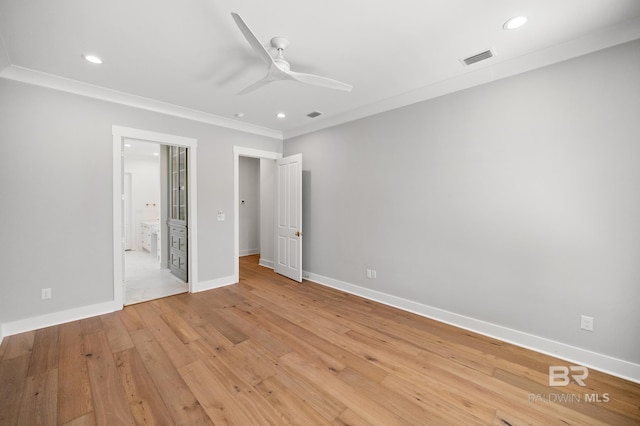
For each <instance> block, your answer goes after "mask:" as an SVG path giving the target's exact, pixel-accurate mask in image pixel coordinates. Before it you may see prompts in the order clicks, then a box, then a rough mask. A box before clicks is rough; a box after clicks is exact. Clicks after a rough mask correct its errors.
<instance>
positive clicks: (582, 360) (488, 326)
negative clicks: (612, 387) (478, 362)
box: [303, 271, 640, 383]
mask: <svg viewBox="0 0 640 426" xmlns="http://www.w3.org/2000/svg"><path fill="white" fill-rule="evenodd" d="M303 276H304V278H306V279H308V280H309V281H313V282H315V283H318V284H321V285H324V286H327V287H331V288H335V289H338V290H342V291H345V292H347V293H351V294H355V295H357V296H361V297H364V298H366V299H369V300H373V301H375V302H380V303H383V304H385V305H389V306H393V307H395V308H399V309H402V310H405V311H408V312H412V313H414V314H418V315H421V316H423V317H427V318H431V319H434V320H436V321H440V322H443V323H446V324H450V325H453V326H455V327H459V328H463V329H465V330H469V331H473V332H475V333H479V334H482V335H485V336H488V337H492V338H495V339H498V340H502V341H504V342H507V343H511V344H514V345H516V346H521V347H523V348H526V349H531V350H532V351H536V352H540V353H543V354H545V355H550V356H553V357H556V358H560V359H563V360H566V361H569V362H572V363H575V364H579V365H583V366H585V367H588V368H591V369H594V370H598V371H602V372H603V373H607V374H611V375H613V376H617V377H620V378H623V379H626V380H630V381H632V382H635V383H640V365H639V364H634V363H632V362H629V361H624V360H621V359H617V358H613V357H610V356H608V355H603V354H599V353H596V352H592V351H589V350H587V349H582V348H578V347H575V346H571V345H567V344H564V343H561V342H556V341H553V340H549V339H546V338H544V337H539V336H534V335H532V334H528V333H525V332H522V331H518V330H514V329H511V328H507V327H503V326H500V325H497V324H492V323H489V322H486V321H482V320H478V319H475V318H471V317H467V316H464V315H460V314H456V313H454V312H449V311H445V310H442V309H439V308H435V307H433V306H428V305H423V304H421V303H417V302H413V301H411V300H408V299H403V298H401V297H397V296H392V295H390V294H386V293H382V292H379V291H376V290H371V289H367V288H364V287H360V286H357V285H354V284H349V283H346V282H343V281H339V280H335V279H333V278H328V277H324V276H322V275H318V274H314V273H311V272H306V271H305V272H304V273H303Z"/></svg>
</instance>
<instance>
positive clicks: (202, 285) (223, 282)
mask: <svg viewBox="0 0 640 426" xmlns="http://www.w3.org/2000/svg"><path fill="white" fill-rule="evenodd" d="M237 282H238V281H237V280H236V278H235V277H234V276H233V275H230V276H228V277H222V278H216V279H215V280H209V281H200V282H199V283H197V285H196V286H194V287H195V288H192V289H191V292H192V293H199V292H201V291H206V290H213V289H214V288H219V287H225V286H228V285H231V284H235V283H237Z"/></svg>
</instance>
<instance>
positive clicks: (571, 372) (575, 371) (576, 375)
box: [549, 365, 589, 386]
mask: <svg viewBox="0 0 640 426" xmlns="http://www.w3.org/2000/svg"><path fill="white" fill-rule="evenodd" d="M588 375H589V370H588V369H587V367H583V366H581V365H572V366H570V367H565V366H564V365H552V366H549V386H567V385H569V384H570V383H571V379H573V380H574V381H575V382H576V383H577V384H579V385H580V386H587V385H585V383H584V380H585V379H586V378H587V376H588ZM570 378H571V379H570Z"/></svg>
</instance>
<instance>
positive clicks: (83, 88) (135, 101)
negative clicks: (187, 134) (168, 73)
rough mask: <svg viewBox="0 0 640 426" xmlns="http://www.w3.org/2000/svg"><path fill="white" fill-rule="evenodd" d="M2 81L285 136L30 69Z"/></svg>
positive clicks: (6, 73)
mask: <svg viewBox="0 0 640 426" xmlns="http://www.w3.org/2000/svg"><path fill="white" fill-rule="evenodd" d="M0 77H2V78H6V79H9V80H15V81H20V82H22V83H28V84H33V85H35V86H41V87H47V88H49V89H54V90H60V91H62V92H68V93H74V94H76V95H81V96H87V97H90V98H94V99H100V100H102V101H107V102H113V103H117V104H120V105H127V106H130V107H134V108H139V109H143V110H147V111H153V112H158V113H160V114H166V115H171V116H173V117H180V118H185V119H187V120H193V121H198V122H201V123H207V124H212V125H214V126H219V127H224V128H227V129H234V130H239V131H241V132H246V133H252V134H255V135H260V136H266V137H268V138H274V139H278V140H282V132H281V131H280V130H275V129H270V128H267V127H262V126H258V125H255V124H249V123H245V122H242V121H238V120H233V119H231V118H227V117H223V116H220V115H216V114H211V113H207V112H203V111H197V110H194V109H190V108H185V107H181V106H178V105H173V104H169V103H166V102H161V101H157V100H154V99H149V98H144V97H142V96H136V95H132V94H129V93H125V92H119V91H117V90H113V89H107V88H106V87H101V86H95V85H93V84H88V83H83V82H81V81H78V80H72V79H69V78H65V77H60V76H57V75H53V74H47V73H44V72H41V71H36V70H32V69H30V68H24V67H19V66H17V65H9V66H8V67H6V68H5V69H3V70H2V71H1V72H0Z"/></svg>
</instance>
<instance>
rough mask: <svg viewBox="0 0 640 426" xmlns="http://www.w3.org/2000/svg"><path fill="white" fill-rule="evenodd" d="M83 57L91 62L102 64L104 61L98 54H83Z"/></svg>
mask: <svg viewBox="0 0 640 426" xmlns="http://www.w3.org/2000/svg"><path fill="white" fill-rule="evenodd" d="M82 57H83V58H84V59H85V60H86V61H89V62H91V63H92V64H101V63H102V59H100V58H98V57H97V56H96V55H82Z"/></svg>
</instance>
